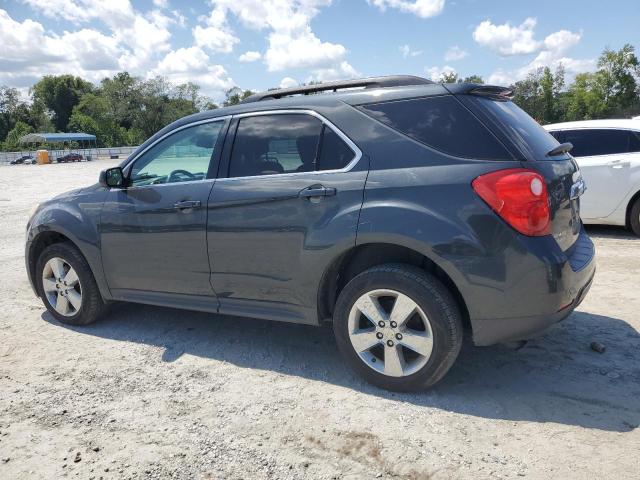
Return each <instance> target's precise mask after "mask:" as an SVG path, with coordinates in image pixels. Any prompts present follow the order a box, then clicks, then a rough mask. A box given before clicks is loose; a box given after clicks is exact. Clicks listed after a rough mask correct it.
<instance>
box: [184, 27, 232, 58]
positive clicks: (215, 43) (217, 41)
mask: <svg viewBox="0 0 640 480" xmlns="http://www.w3.org/2000/svg"><path fill="white" fill-rule="evenodd" d="M193 38H194V39H195V43H196V45H197V46H199V47H206V48H208V49H210V50H211V51H213V52H219V53H231V52H232V51H233V46H234V45H235V44H236V43H238V42H239V41H240V40H239V39H238V38H237V37H236V36H234V35H233V34H231V33H229V32H228V31H225V30H223V29H221V28H219V27H212V26H210V27H201V26H200V25H196V27H195V28H194V29H193Z"/></svg>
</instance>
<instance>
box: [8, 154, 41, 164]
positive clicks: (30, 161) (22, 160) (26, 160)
mask: <svg viewBox="0 0 640 480" xmlns="http://www.w3.org/2000/svg"><path fill="white" fill-rule="evenodd" d="M34 163H36V160H35V159H34V158H33V157H32V156H31V155H23V156H22V157H19V158H16V159H15V160H12V161H11V162H9V165H31V164H34Z"/></svg>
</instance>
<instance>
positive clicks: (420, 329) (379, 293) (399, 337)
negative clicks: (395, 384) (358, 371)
mask: <svg viewBox="0 0 640 480" xmlns="http://www.w3.org/2000/svg"><path fill="white" fill-rule="evenodd" d="M348 328H349V340H350V341H351V345H352V346H353V348H354V350H355V351H356V353H357V354H358V356H359V357H360V359H361V360H362V361H363V362H364V363H365V364H367V365H368V366H369V367H370V368H372V369H373V370H375V371H377V372H379V373H381V374H383V375H387V376H390V377H404V376H407V375H411V374H412V373H415V372H417V371H418V370H420V369H421V368H422V367H424V366H425V365H426V363H427V362H428V361H429V358H430V357H431V352H432V351H433V331H432V329H431V324H430V323H429V319H428V318H427V315H426V314H425V313H424V311H423V310H422V309H421V308H420V306H419V305H418V304H417V303H416V302H415V301H414V300H413V299H411V298H410V297H409V296H407V295H405V294H403V293H400V292H397V291H395V290H387V289H377V290H372V291H370V292H367V293H365V294H363V295H362V296H360V298H358V300H356V302H355V303H354V304H353V307H352V308H351V311H350V312H349V323H348Z"/></svg>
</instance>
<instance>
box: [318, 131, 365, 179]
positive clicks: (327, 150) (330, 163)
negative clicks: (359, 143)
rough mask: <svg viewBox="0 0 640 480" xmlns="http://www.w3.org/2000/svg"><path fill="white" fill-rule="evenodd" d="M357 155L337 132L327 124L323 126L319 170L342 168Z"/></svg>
mask: <svg viewBox="0 0 640 480" xmlns="http://www.w3.org/2000/svg"><path fill="white" fill-rule="evenodd" d="M355 156H356V154H355V153H354V151H353V150H351V147H349V145H347V144H346V143H345V141H344V140H343V139H342V138H340V136H339V135H338V134H337V133H336V132H334V131H333V130H332V129H331V128H329V127H328V126H327V125H325V126H324V127H323V129H322V143H321V145H320V152H319V155H318V165H317V169H318V170H340V169H342V168H344V167H346V166H347V165H349V163H351V161H352V160H353V159H354V158H355Z"/></svg>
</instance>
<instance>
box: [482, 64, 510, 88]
mask: <svg viewBox="0 0 640 480" xmlns="http://www.w3.org/2000/svg"><path fill="white" fill-rule="evenodd" d="M515 81H516V79H515V77H514V75H513V72H507V71H505V70H503V69H501V68H499V69H498V70H496V71H495V72H493V73H492V74H491V75H489V78H488V79H487V83H488V84H490V85H503V86H506V85H511V84H513V83H514V82H515Z"/></svg>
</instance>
